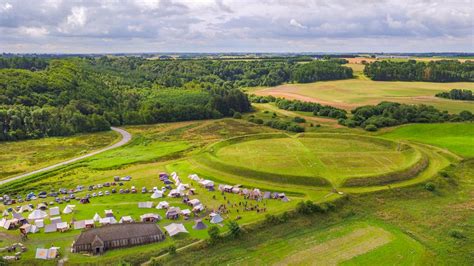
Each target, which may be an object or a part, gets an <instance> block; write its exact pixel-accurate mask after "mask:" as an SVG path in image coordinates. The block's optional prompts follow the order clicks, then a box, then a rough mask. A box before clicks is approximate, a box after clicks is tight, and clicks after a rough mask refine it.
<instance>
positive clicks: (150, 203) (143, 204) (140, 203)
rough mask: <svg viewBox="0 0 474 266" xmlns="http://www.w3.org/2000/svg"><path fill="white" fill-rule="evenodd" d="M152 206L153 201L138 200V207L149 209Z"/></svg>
mask: <svg viewBox="0 0 474 266" xmlns="http://www.w3.org/2000/svg"><path fill="white" fill-rule="evenodd" d="M152 207H153V202H151V201H146V202H139V203H138V208H140V209H151V208H152Z"/></svg>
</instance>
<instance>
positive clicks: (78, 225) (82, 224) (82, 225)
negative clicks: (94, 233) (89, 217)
mask: <svg viewBox="0 0 474 266" xmlns="http://www.w3.org/2000/svg"><path fill="white" fill-rule="evenodd" d="M84 228H86V221H85V220H82V221H76V222H74V230H77V229H84Z"/></svg>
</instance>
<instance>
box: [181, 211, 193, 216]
mask: <svg viewBox="0 0 474 266" xmlns="http://www.w3.org/2000/svg"><path fill="white" fill-rule="evenodd" d="M181 214H182V215H186V216H188V215H190V214H191V211H190V210H189V209H184V210H182V211H181Z"/></svg>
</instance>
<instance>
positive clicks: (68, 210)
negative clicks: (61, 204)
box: [63, 205, 75, 214]
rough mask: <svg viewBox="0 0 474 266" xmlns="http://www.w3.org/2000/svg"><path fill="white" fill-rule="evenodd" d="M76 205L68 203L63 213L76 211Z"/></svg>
mask: <svg viewBox="0 0 474 266" xmlns="http://www.w3.org/2000/svg"><path fill="white" fill-rule="evenodd" d="M74 207H75V206H74V205H67V206H66V207H65V208H64V210H63V213H64V214H69V213H72V212H73V211H74Z"/></svg>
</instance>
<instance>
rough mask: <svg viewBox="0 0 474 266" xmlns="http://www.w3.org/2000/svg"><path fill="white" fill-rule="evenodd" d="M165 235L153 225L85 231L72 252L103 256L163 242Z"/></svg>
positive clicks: (132, 224)
mask: <svg viewBox="0 0 474 266" xmlns="http://www.w3.org/2000/svg"><path fill="white" fill-rule="evenodd" d="M164 239H165V234H164V233H163V231H161V229H160V228H159V227H158V225H156V224H153V223H123V224H111V225H106V226H102V227H99V228H93V229H89V230H85V231H83V232H82V233H81V234H80V235H79V236H78V237H77V239H76V241H75V242H74V243H73V244H72V252H76V253H78V252H88V253H92V254H102V253H104V252H105V251H107V250H109V249H116V248H123V247H130V246H136V245H143V244H148V243H153V242H158V241H163V240H164Z"/></svg>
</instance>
